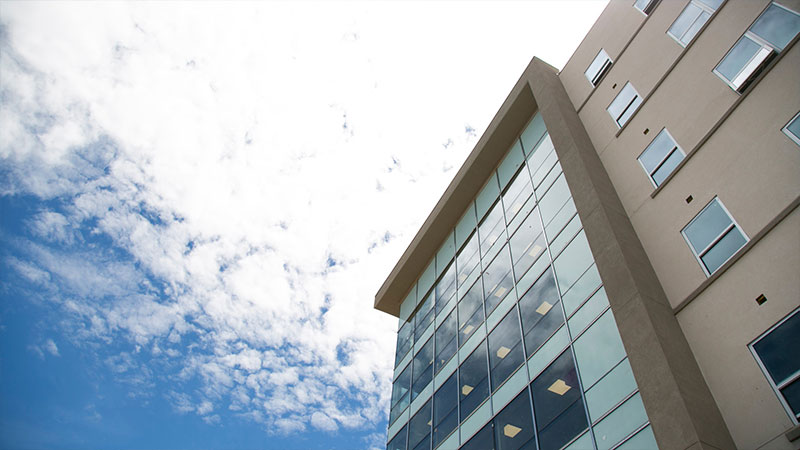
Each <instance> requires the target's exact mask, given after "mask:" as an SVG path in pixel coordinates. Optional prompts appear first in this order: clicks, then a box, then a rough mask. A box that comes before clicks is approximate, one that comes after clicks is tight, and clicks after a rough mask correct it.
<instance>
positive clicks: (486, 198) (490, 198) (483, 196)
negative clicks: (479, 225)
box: [475, 172, 500, 222]
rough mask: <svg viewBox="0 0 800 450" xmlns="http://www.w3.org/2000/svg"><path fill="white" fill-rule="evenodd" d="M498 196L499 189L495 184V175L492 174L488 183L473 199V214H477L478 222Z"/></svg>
mask: <svg viewBox="0 0 800 450" xmlns="http://www.w3.org/2000/svg"><path fill="white" fill-rule="evenodd" d="M499 196H500V187H499V185H498V184H497V175H496V174H495V173H494V172H492V175H491V176H490V178H489V181H487V182H486V185H485V186H484V187H483V189H481V191H480V192H478V195H477V196H476V197H475V212H476V213H477V214H478V222H480V221H481V219H483V216H484V215H485V214H486V212H487V211H489V208H491V207H492V205H494V203H495V202H496V201H497V198H498V197H499Z"/></svg>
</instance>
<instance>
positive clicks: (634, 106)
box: [617, 94, 642, 127]
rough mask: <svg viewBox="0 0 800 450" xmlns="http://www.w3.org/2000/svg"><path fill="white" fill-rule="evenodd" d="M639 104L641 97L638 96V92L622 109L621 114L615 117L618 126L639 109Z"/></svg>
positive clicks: (623, 123)
mask: <svg viewBox="0 0 800 450" xmlns="http://www.w3.org/2000/svg"><path fill="white" fill-rule="evenodd" d="M641 104H642V97H639V94H636V95H634V97H633V99H632V100H631V102H630V104H628V107H627V108H626V109H625V110H624V111H623V113H622V115H621V116H619V117H618V118H617V125H619V126H620V127H621V126H623V125H625V124H626V123H627V122H628V120H630V118H631V116H633V113H634V112H636V110H637V109H639V105H641Z"/></svg>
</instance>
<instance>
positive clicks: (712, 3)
mask: <svg viewBox="0 0 800 450" xmlns="http://www.w3.org/2000/svg"><path fill="white" fill-rule="evenodd" d="M699 1H700V2H701V3H704V4H705V5H706V6H708V7H709V8H711V9H713V10H715V11H716V9H717V8H719V5H721V4H722V2H723V0H699Z"/></svg>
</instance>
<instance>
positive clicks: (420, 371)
mask: <svg viewBox="0 0 800 450" xmlns="http://www.w3.org/2000/svg"><path fill="white" fill-rule="evenodd" d="M413 365H414V367H413V372H414V376H413V377H412V378H413V380H412V383H411V400H414V399H415V398H416V397H417V395H419V394H420V392H422V390H423V389H425V386H427V385H428V383H430V382H431V379H432V378H433V339H428V342H426V343H425V345H423V346H422V348H421V349H420V351H419V353H417V354H416V356H414V361H413Z"/></svg>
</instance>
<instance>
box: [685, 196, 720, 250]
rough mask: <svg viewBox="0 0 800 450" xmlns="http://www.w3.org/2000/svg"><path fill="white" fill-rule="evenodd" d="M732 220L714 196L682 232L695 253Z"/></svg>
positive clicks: (711, 240) (706, 245) (703, 247)
mask: <svg viewBox="0 0 800 450" xmlns="http://www.w3.org/2000/svg"><path fill="white" fill-rule="evenodd" d="M731 222H732V220H731V218H730V216H728V213H726V212H725V210H724V209H722V205H720V204H719V201H718V200H717V199H716V198H715V199H714V200H712V201H711V203H709V204H708V205H707V206H706V207H705V208H703V210H702V211H700V214H698V215H697V216H696V217H695V218H694V219H692V221H691V222H690V223H689V225H687V226H686V228H684V229H683V234H685V235H686V238H687V239H689V243H690V244H692V248H694V251H695V253H698V254H699V253H700V252H702V251H703V250H705V248H706V247H708V245H709V244H711V242H713V241H714V239H716V238H717V237H718V236H719V235H720V234H721V233H722V231H723V230H725V228H727V227H728V225H730V224H731Z"/></svg>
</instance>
